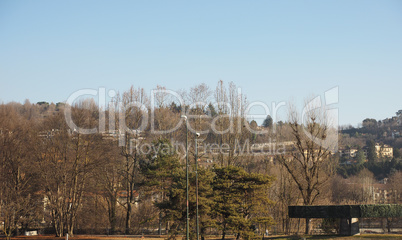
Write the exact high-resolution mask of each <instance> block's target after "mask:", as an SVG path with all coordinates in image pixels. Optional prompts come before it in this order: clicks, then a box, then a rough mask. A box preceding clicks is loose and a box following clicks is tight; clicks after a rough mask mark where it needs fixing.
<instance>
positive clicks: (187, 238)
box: [181, 115, 189, 240]
mask: <svg viewBox="0 0 402 240" xmlns="http://www.w3.org/2000/svg"><path fill="white" fill-rule="evenodd" d="M181 117H182V118H184V122H185V123H186V240H189V216H188V126H187V116H186V115H181Z"/></svg>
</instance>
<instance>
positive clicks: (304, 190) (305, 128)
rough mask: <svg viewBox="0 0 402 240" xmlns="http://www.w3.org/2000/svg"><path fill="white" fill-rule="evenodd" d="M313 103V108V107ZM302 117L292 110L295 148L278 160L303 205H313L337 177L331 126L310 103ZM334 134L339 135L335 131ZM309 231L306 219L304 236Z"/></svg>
mask: <svg viewBox="0 0 402 240" xmlns="http://www.w3.org/2000/svg"><path fill="white" fill-rule="evenodd" d="M312 103H313V104H312ZM303 113H304V114H303V115H302V116H301V117H299V115H298V114H297V111H296V110H295V108H294V107H291V108H290V112H289V116H290V120H289V125H290V127H291V130H292V135H293V140H294V148H293V150H292V151H291V152H290V153H289V154H287V155H283V156H281V157H280V158H279V161H280V163H281V164H282V165H283V166H284V167H285V168H286V170H287V171H288V172H289V174H290V175H291V177H292V179H293V180H294V182H295V183H296V185H297V187H298V190H299V193H300V194H301V197H302V200H303V204H304V205H312V204H313V203H315V202H316V201H317V199H318V197H319V196H320V195H321V193H322V187H323V186H324V185H325V184H327V183H328V180H329V179H330V177H331V176H332V175H333V173H334V166H335V162H334V161H332V159H331V149H332V148H331V147H334V146H335V145H336V144H337V143H335V142H329V141H328V140H329V139H330V138H329V137H330V134H332V132H331V131H334V130H333V129H331V123H330V120H331V119H329V118H328V116H327V112H326V111H325V109H322V108H320V107H318V106H317V105H315V103H314V101H310V102H307V103H306V105H305V108H304V111H303ZM335 134H337V133H336V131H335ZM309 231H310V219H306V225H305V233H306V234H308V233H309Z"/></svg>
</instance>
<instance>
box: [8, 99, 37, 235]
mask: <svg viewBox="0 0 402 240" xmlns="http://www.w3.org/2000/svg"><path fill="white" fill-rule="evenodd" d="M0 126H1V127H0V214H1V215H2V218H3V221H4V226H3V227H4V229H3V230H4V233H5V235H6V237H7V239H9V238H10V237H11V236H12V235H13V234H14V233H15V232H16V231H17V227H18V226H23V225H24V224H28V222H29V221H30V218H32V217H35V216H33V215H32V214H33V211H34V207H35V205H37V204H36V201H35V200H37V199H34V195H33V192H34V191H35V184H34V182H35V181H34V179H35V176H34V169H33V168H34V166H33V164H32V162H31V161H30V152H31V150H32V149H31V147H30V146H31V145H32V144H31V140H32V135H34V131H33V130H32V126H29V125H28V122H27V121H26V120H25V119H23V118H22V117H21V116H19V115H18V114H17V113H16V112H15V110H14V109H12V108H11V107H10V106H6V105H1V106H0Z"/></svg>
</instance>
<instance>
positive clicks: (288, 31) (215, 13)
mask: <svg viewBox="0 0 402 240" xmlns="http://www.w3.org/2000/svg"><path fill="white" fill-rule="evenodd" d="M220 79H222V80H224V81H225V82H230V81H233V82H234V83H236V84H237V85H238V86H240V87H241V88H242V91H243V93H245V94H247V96H248V99H249V101H256V100H258V101H263V102H266V103H268V104H270V103H271V102H273V101H275V102H279V101H288V100H290V99H293V101H296V102H300V101H303V99H304V98H305V97H307V96H311V95H312V94H323V93H324V92H325V91H326V90H328V89H330V88H332V87H335V86H338V87H339V104H338V107H339V114H340V117H339V120H340V124H348V123H350V124H353V125H356V124H357V123H359V122H361V120H363V119H364V118H366V117H371V118H375V119H383V118H386V117H390V116H393V115H395V112H396V111H397V110H399V109H402V94H401V93H402V1H399V0H396V1H383V0H378V1H368V0H363V1H359V0H355V1H350V0H348V1H340V0H336V1H318V0H317V1H268V0H263V1H233V0H231V1H223V0H219V1H212V0H211V1H205V0H203V1H197V2H190V1H173V0H169V1H162V0H160V1H153V0H146V1H145V0H143V1H98V0H97V1H89V0H86V1H40V0H39V1H18V0H10V1H4V0H3V1H0V101H2V102H4V103H7V102H10V101H17V102H23V101H24V100H25V99H29V100H30V101H31V102H37V101H49V102H60V101H65V100H66V99H67V98H68V96H69V95H70V94H71V93H73V92H74V91H77V90H79V89H82V88H95V89H96V88H99V87H106V88H107V89H114V90H118V91H124V90H127V89H128V88H129V87H130V86H131V85H134V86H140V87H144V88H145V89H147V90H151V89H152V88H154V87H156V85H157V84H159V85H163V86H166V87H167V88H169V89H173V90H177V89H189V88H190V87H192V86H194V85H196V84H198V83H202V82H204V83H207V84H208V85H210V86H211V87H212V88H213V89H214V88H215V86H216V83H217V81H218V80H220Z"/></svg>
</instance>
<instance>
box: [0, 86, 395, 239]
mask: <svg viewBox="0 0 402 240" xmlns="http://www.w3.org/2000/svg"><path fill="white" fill-rule="evenodd" d="M156 89H157V90H158V91H156V92H155V94H154V95H153V96H149V95H147V94H146V91H145V90H144V89H142V88H134V87H132V88H130V89H129V90H127V91H126V92H123V93H121V94H117V96H116V97H115V98H114V99H113V101H112V102H111V104H109V105H108V106H107V107H105V108H104V106H102V107H99V106H98V105H97V104H96V103H95V102H94V101H92V100H80V101H76V102H75V103H74V104H73V105H72V106H70V105H65V104H63V103H58V104H53V103H51V104H49V103H46V102H40V103H37V104H32V103H30V102H29V101H28V100H27V101H26V102H25V103H24V104H19V103H7V104H2V105H0V173H1V174H0V178H1V179H0V185H1V186H0V212H1V215H0V221H1V222H2V225H1V226H0V227H1V231H2V234H4V235H5V236H7V237H11V236H14V235H17V234H22V233H24V232H25V231H30V230H35V231H38V232H39V233H40V234H51V235H52V236H57V237H62V236H65V234H67V233H68V234H69V236H70V238H72V239H78V238H77V237H74V236H76V234H110V235H113V234H136V235H142V234H145V235H147V234H157V235H163V237H165V238H168V237H169V238H172V239H173V238H175V237H179V236H181V235H182V234H184V233H185V222H186V191H185V189H186V174H185V173H186V171H185V170H186V164H185V163H186V162H185V159H186V158H185V157H184V156H185V153H186V151H185V150H186V149H185V146H186V144H185V143H186V136H187V138H188V159H189V184H190V186H189V211H190V212H189V214H190V216H189V217H190V230H191V231H190V237H191V238H192V239H194V238H195V227H196V206H197V202H196V195H197V192H196V181H195V179H196V173H195V164H196V163H197V164H198V172H197V174H198V175H197V177H198V209H199V229H200V235H201V237H203V238H206V237H208V236H210V235H219V238H222V239H225V238H236V239H238V238H243V239H251V238H262V237H263V236H264V234H266V233H269V235H270V234H271V233H275V234H278V233H283V234H294V233H302V232H305V233H309V232H312V231H313V232H315V233H325V231H326V232H328V233H331V232H332V233H335V232H336V231H337V227H336V221H332V222H331V221H326V220H321V219H318V220H317V219H315V220H312V221H311V224H309V223H310V221H306V223H308V224H305V223H304V222H303V221H301V220H300V219H290V218H288V214H287V207H288V206H289V205H303V204H304V205H313V204H360V203H378V201H387V203H388V202H389V203H400V197H399V195H397V194H396V195H392V197H391V195H390V197H388V198H381V197H380V196H379V197H376V198H375V197H373V196H374V195H375V193H374V192H373V191H374V188H375V187H376V184H377V182H378V180H380V179H379V177H381V176H382V178H384V177H387V179H388V183H387V184H386V185H384V186H385V187H386V190H387V191H388V192H396V193H400V192H401V191H402V189H401V184H400V182H401V178H402V174H401V172H400V171H399V170H400V163H399V158H400V156H395V157H394V158H390V159H381V158H380V159H376V161H372V160H371V159H363V160H362V161H360V162H358V163H356V164H354V165H353V166H349V165H348V166H347V167H340V166H339V161H340V156H339V154H338V152H334V151H332V150H331V148H329V147H328V145H325V144H322V142H323V141H325V142H328V141H327V137H328V136H329V135H330V132H331V131H333V130H334V129H331V127H330V126H329V125H328V124H327V122H326V116H325V111H322V109H312V111H309V112H308V114H307V115H305V116H304V117H305V119H304V121H301V118H300V116H297V110H295V109H292V108H290V109H291V110H290V111H289V116H290V117H289V119H288V120H287V121H281V122H276V121H275V119H274V121H272V118H270V117H269V116H268V117H267V119H266V121H264V124H263V126H258V124H257V123H256V122H255V121H253V120H252V119H248V118H247V112H246V108H247V104H248V103H247V98H246V97H245V96H244V95H241V94H238V92H237V88H236V86H235V85H234V84H233V83H230V84H228V85H226V84H224V83H223V82H222V81H220V82H218V84H217V86H216V88H215V89H214V90H212V89H211V88H210V87H209V86H207V85H205V84H200V85H197V86H195V87H193V88H191V89H189V90H188V91H181V92H180V94H179V96H180V98H182V99H183V101H181V102H179V101H177V98H172V95H171V94H169V93H168V92H167V91H165V88H164V87H162V86H158V87H157V88H156ZM133 103H135V104H133ZM66 113H68V114H70V115H71V119H69V118H68V117H67V118H66ZM183 114H185V115H187V116H188V120H187V122H184V121H183V118H182V117H181V115H183ZM70 120H71V121H70ZM71 123H74V124H75V127H71ZM186 123H187V126H186ZM82 129H94V130H93V132H92V133H91V134H87V133H86V132H83V131H82ZM172 129H173V130H172ZM187 130H188V131H187ZM348 131H351V130H350V128H349V129H348ZM196 133H200V136H199V137H197V136H196ZM337 134H338V133H336V135H337ZM352 135H353V134H349V135H347V133H343V134H341V135H340V139H341V142H348V143H353V144H360V143H361V142H365V140H367V139H363V140H362V139H358V138H353V136H352ZM367 136H369V135H365V137H367ZM195 141H197V143H198V155H197V156H196V151H195V147H194V146H195V144H194V143H195ZM267 143H268V144H267ZM333 144H335V142H333ZM395 152H396V151H395ZM367 160H368V161H367ZM370 169H371V170H370ZM372 169H377V170H378V169H383V171H379V170H378V171H379V172H375V171H374V172H373V171H372ZM381 174H382V175H381ZM384 190H385V189H384ZM378 199H380V200H378ZM381 199H382V200H381ZM397 220H398V219H387V220H384V221H383V220H381V221H376V220H373V221H372V222H371V224H372V225H373V226H374V225H376V226H377V225H378V226H379V227H378V228H380V229H388V230H391V231H392V228H394V226H397V225H395V224H397ZM384 224H385V225H384ZM392 224H394V225H392ZM386 225H387V226H386ZM388 225H389V226H388ZM391 225H392V226H391ZM390 226H391V227H390ZM265 237H266V236H265ZM120 238H121V237H120ZM120 238H119V237H118V238H111V237H107V238H100V237H99V238H96V239H120ZM17 239H25V238H23V237H18V238H17ZM29 239H45V237H40V238H38V237H36V238H35V237H34V238H29ZM49 239H51V238H50V237H49ZM80 239H95V238H85V237H82V236H80ZM337 239H338V238H337ZM345 239H350V238H345Z"/></svg>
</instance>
